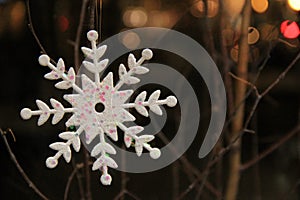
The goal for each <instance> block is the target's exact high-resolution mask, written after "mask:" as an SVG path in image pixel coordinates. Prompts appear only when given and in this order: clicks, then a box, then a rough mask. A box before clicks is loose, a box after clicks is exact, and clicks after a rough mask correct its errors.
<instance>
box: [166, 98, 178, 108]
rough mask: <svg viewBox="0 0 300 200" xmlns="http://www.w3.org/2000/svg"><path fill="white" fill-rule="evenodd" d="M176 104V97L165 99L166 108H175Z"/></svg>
mask: <svg viewBox="0 0 300 200" xmlns="http://www.w3.org/2000/svg"><path fill="white" fill-rule="evenodd" d="M176 104H177V99H176V97H174V96H169V97H168V98H167V106H169V107H174V106H176Z"/></svg>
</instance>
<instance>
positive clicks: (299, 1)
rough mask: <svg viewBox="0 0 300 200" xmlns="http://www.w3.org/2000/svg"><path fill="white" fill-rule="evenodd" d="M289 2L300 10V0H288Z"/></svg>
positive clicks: (293, 7)
mask: <svg viewBox="0 0 300 200" xmlns="http://www.w3.org/2000/svg"><path fill="white" fill-rule="evenodd" d="M288 4H289V6H290V7H291V8H292V9H293V10H295V11H300V0H288Z"/></svg>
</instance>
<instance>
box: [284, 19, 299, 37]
mask: <svg viewBox="0 0 300 200" xmlns="http://www.w3.org/2000/svg"><path fill="white" fill-rule="evenodd" d="M280 31H281V33H282V35H283V36H284V37H285V38H288V39H295V38H297V37H298V36H299V34H300V30H299V26H298V24H297V23H296V22H292V21H289V20H285V21H284V22H282V23H281V26H280Z"/></svg>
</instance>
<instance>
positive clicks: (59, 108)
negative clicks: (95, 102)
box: [21, 98, 76, 126]
mask: <svg viewBox="0 0 300 200" xmlns="http://www.w3.org/2000/svg"><path fill="white" fill-rule="evenodd" d="M50 103H51V105H52V107H53V109H50V108H49V106H48V105H47V104H45V103H44V102H43V101H41V100H36V104H37V107H38V108H39V110H30V109H29V108H23V109H22V110H21V117H22V118H23V119H30V118H31V117H32V116H34V115H39V116H40V117H39V119H38V126H41V125H43V124H44V123H45V122H46V121H47V120H48V119H49V117H50V115H51V114H53V118H52V124H57V123H58V122H59V121H60V120H61V119H62V118H63V116H64V114H65V113H73V112H75V111H76V108H64V106H63V105H62V104H61V103H60V102H59V101H57V100H55V99H53V98H52V99H50Z"/></svg>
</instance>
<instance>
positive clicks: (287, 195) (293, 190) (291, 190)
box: [282, 179, 300, 200]
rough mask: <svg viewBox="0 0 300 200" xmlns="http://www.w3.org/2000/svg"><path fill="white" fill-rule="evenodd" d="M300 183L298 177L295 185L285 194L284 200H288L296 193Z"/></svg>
mask: <svg viewBox="0 0 300 200" xmlns="http://www.w3.org/2000/svg"><path fill="white" fill-rule="evenodd" d="M299 185H300V179H298V180H297V181H296V183H295V184H294V185H293V187H292V188H291V189H290V190H289V191H288V192H287V193H286V194H285V195H284V197H283V198H282V200H288V199H289V197H290V195H291V194H293V193H295V192H296V190H297V188H298V187H299Z"/></svg>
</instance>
